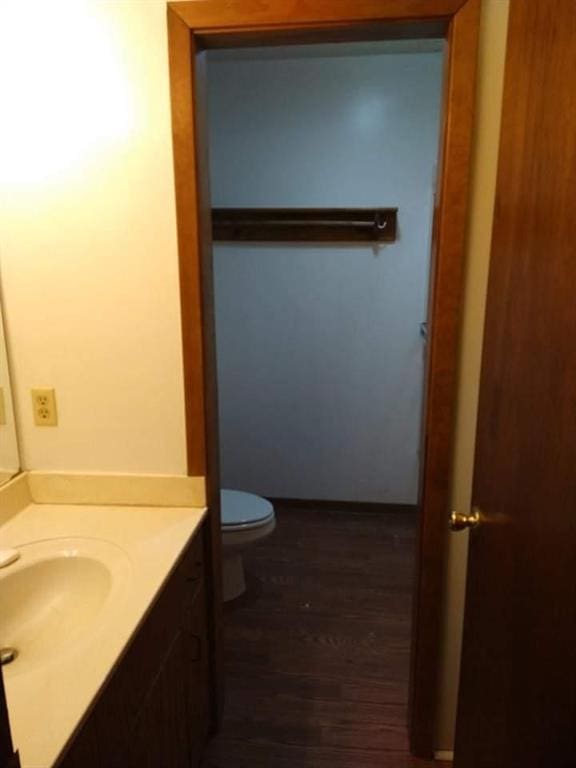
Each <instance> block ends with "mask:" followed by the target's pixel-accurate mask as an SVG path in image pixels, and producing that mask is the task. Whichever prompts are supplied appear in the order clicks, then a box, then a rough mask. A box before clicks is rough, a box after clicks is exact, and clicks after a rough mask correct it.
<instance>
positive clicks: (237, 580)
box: [220, 490, 276, 602]
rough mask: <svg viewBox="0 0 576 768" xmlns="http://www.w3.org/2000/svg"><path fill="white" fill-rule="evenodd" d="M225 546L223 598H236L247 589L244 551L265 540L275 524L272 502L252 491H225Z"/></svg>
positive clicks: (222, 493) (223, 543) (222, 500)
mask: <svg viewBox="0 0 576 768" xmlns="http://www.w3.org/2000/svg"><path fill="white" fill-rule="evenodd" d="M220 502H221V509H222V548H223V553H222V554H223V592H224V601H225V602H227V601H228V600H234V599H235V598H236V597H239V596H240V595H241V594H242V593H243V592H244V590H245V589H246V582H245V580H244V563H243V562H242V553H243V552H244V550H245V549H247V548H248V547H249V546H251V545H252V544H257V543H258V542H260V541H263V540H264V539H265V538H266V537H267V536H270V534H271V533H272V531H273V530H274V528H275V527H276V517H275V515H274V507H273V506H272V504H271V503H270V502H269V501H267V500H266V499H263V498H262V497H261V496H256V495H255V494H253V493H244V492H243V491H229V490H222V491H221V492H220Z"/></svg>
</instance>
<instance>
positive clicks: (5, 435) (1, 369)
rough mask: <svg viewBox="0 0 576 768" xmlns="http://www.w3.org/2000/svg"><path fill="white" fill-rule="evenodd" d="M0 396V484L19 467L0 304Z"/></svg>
mask: <svg viewBox="0 0 576 768" xmlns="http://www.w3.org/2000/svg"><path fill="white" fill-rule="evenodd" d="M0 396H1V397H2V404H3V411H4V413H3V416H4V423H2V422H1V421H0V485H1V484H2V483H4V482H6V480H9V479H10V478H11V477H12V475H14V474H16V472H18V470H19V469H20V457H19V455H18V440H17V437H16V419H15V416H14V405H13V402H12V389H11V385H10V370H9V368H8V350H7V347H6V339H5V335H4V320H3V317H2V306H1V305H0Z"/></svg>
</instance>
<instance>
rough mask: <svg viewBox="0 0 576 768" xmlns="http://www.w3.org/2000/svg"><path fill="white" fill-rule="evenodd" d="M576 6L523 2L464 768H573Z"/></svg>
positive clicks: (505, 150)
mask: <svg viewBox="0 0 576 768" xmlns="http://www.w3.org/2000/svg"><path fill="white" fill-rule="evenodd" d="M575 75H576V2H574V0H512V3H511V16H510V28H509V38H508V53H507V64H506V79H505V89H504V106H503V118H502V134H501V147H500V161H499V171H498V184H497V192H496V209H495V218H494V233H493V242H492V257H491V258H492V260H491V268H490V281H489V291H488V305H487V317H486V331H485V340H484V359H483V370H482V381H481V394H480V408H479V420H478V436H477V444H476V466H475V480H474V493H473V498H474V503H475V505H476V506H478V507H479V508H480V509H481V512H482V516H481V521H480V525H479V526H478V527H477V528H476V529H475V530H473V531H472V532H471V535H470V555H469V567H468V586H467V602H466V613H465V630H464V642H463V657H462V675H461V684H460V701H459V711H458V723H457V738H456V753H455V767H456V768H569V766H570V767H573V766H574V765H576V299H575V293H574V287H575V286H576V246H575V243H576V80H575Z"/></svg>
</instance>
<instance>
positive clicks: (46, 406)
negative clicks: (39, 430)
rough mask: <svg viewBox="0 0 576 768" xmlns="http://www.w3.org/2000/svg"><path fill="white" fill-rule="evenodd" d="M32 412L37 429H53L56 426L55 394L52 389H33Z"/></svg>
mask: <svg viewBox="0 0 576 768" xmlns="http://www.w3.org/2000/svg"><path fill="white" fill-rule="evenodd" d="M31 394H32V410H33V413H34V424H36V426H37V427H55V426H56V425H57V424H58V416H57V414H56V394H55V392H54V390H53V389H33V390H31Z"/></svg>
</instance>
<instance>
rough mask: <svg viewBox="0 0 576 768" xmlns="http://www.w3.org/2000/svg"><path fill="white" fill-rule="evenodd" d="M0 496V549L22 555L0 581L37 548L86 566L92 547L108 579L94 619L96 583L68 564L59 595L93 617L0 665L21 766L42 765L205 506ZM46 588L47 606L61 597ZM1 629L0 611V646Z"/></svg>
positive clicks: (50, 760) (99, 681)
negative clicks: (53, 644)
mask: <svg viewBox="0 0 576 768" xmlns="http://www.w3.org/2000/svg"><path fill="white" fill-rule="evenodd" d="M13 482H14V481H13ZM16 482H18V481H16ZM20 482H21V483H22V482H24V480H21V481H20ZM15 496H16V497H17V503H15V502H14V498H15ZM6 499H7V501H6V500H5V502H4V505H3V506H2V494H1V493H0V549H1V548H8V547H11V548H15V549H18V550H20V552H21V558H20V560H19V561H18V562H16V563H15V564H14V565H11V566H8V567H6V568H4V569H0V588H1V586H2V584H1V582H2V580H4V579H5V578H8V577H9V576H10V574H14V573H15V572H16V570H17V569H24V568H26V567H27V566H29V565H30V564H34V558H35V559H36V561H38V560H39V559H41V558H42V557H44V556H45V554H46V552H48V553H49V554H50V553H51V554H50V556H52V555H53V554H54V553H56V554H57V555H58V557H59V558H60V560H59V563H61V562H62V561H63V559H64V558H66V557H78V556H80V557H83V556H84V557H85V558H87V559H88V560H89V561H90V562H91V563H94V561H95V560H96V561H98V559H99V558H100V554H99V553H100V552H101V553H102V562H104V563H105V567H106V568H107V569H108V570H107V572H106V573H107V576H106V579H107V581H106V583H107V584H108V582H110V584H111V588H110V586H106V589H107V590H108V591H109V596H108V598H107V599H106V600H105V601H104V606H103V607H102V606H101V605H100V604H98V614H97V617H94V616H93V615H92V616H91V614H90V611H91V605H92V602H93V600H94V595H93V592H94V588H95V584H94V583H92V581H96V579H95V577H93V576H92V575H91V573H92V572H91V571H89V570H88V571H87V572H82V571H81V572H79V574H80V575H79V577H78V579H77V580H76V579H75V578H74V573H75V571H73V570H72V571H70V573H71V574H72V575H71V576H70V577H68V576H67V573H68V572H66V574H65V576H64V577H62V578H63V579H64V584H65V585H66V586H65V591H67V592H69V591H70V590H73V593H72V598H71V597H70V594H68V595H67V596H66V599H68V600H70V599H73V600H76V597H78V600H79V601H80V604H79V609H80V614H78V615H80V616H82V615H83V614H82V610H84V614H85V620H86V621H88V622H90V621H92V623H91V624H90V631H89V632H84V633H83V634H82V632H79V634H78V639H77V640H74V642H73V643H71V644H70V643H69V644H68V647H66V648H64V649H62V652H60V649H58V648H55V649H53V648H50V649H49V651H48V652H43V646H42V645H40V651H38V652H37V653H36V656H34V654H33V653H32V652H31V651H29V653H28V659H27V658H26V653H25V652H23V653H22V658H20V657H19V658H17V659H16V661H15V662H13V663H12V664H10V665H8V666H5V667H3V674H4V680H5V685H6V695H7V700H8V710H9V715H10V724H11V729H12V737H13V741H14V745H15V747H16V748H17V749H18V750H19V753H20V758H21V763H22V768H50V766H52V765H53V764H54V763H55V761H56V760H57V758H58V756H59V755H60V753H61V752H62V750H63V748H64V747H65V745H66V743H67V742H68V740H69V739H70V737H71V736H72V734H73V733H74V730H75V728H76V727H77V726H78V724H79V722H80V721H81V719H82V717H83V715H84V714H85V713H86V711H87V709H88V707H89V706H90V704H91V702H92V701H93V700H94V698H95V696H96V695H97V694H98V692H99V690H100V689H101V687H102V685H103V683H104V682H105V680H106V678H107V676H108V675H109V673H110V671H111V670H112V669H113V667H114V665H115V664H116V662H117V660H118V658H119V657H120V655H121V653H122V651H123V650H124V649H125V647H126V646H127V644H128V642H129V641H130V639H131V637H132V636H133V635H134V633H135V631H136V630H137V628H138V626H139V625H140V623H141V621H142V619H143V617H144V616H145V614H146V612H147V611H148V609H149V608H150V606H151V604H152V603H153V601H154V598H155V597H156V595H157V594H158V593H159V591H160V589H161V587H162V585H163V584H164V582H165V581H166V579H167V578H168V576H169V575H170V573H171V571H172V569H173V568H174V566H175V564H176V562H177V561H178V558H179V556H180V555H181V554H182V552H183V551H184V549H185V548H186V545H187V543H188V542H189V541H190V539H191V537H192V536H193V535H194V533H195V532H196V530H197V529H198V527H199V525H200V523H201V522H202V519H203V518H204V515H205V513H206V510H205V508H204V507H191V506H152V505H151V506H145V505H123V504H73V503H46V502H45V503H41V504H40V503H36V502H35V501H34V500H33V498H32V497H31V496H30V495H29V490H22V489H21V488H16V489H14V488H12V497H11V498H10V499H8V497H6ZM10 505H11V506H10ZM84 550H85V551H84ZM107 559H108V560H107ZM75 562H77V560H76V561H75ZM11 569H13V570H12V571H11ZM101 570H102V569H101ZM110 574H111V578H108V576H109V575H110ZM39 581H40V580H39ZM45 581H47V582H49V579H47V580H45ZM71 582H74V585H73V584H72V583H71ZM11 583H12V582H11ZM37 589H38V590H40V597H37V598H36V601H37V602H38V601H40V603H41V601H42V599H43V597H42V594H43V593H42V589H43V586H42V584H41V583H38V584H36V582H34V587H33V589H32V590H29V591H36V590H37ZM46 589H47V590H48V598H47V599H48V600H51V601H52V602H53V603H54V602H57V601H58V600H59V599H60V595H59V594H58V589H59V587H58V586H57V587H54V585H52V586H50V584H47V586H46ZM50 589H51V590H52V591H51V592H50ZM74 590H75V592H74ZM6 591H7V590H6ZM76 593H77V594H76ZM107 594H108V593H107ZM91 601H92V602H91ZM74 615H76V614H74ZM73 629H76V628H73ZM80 629H81V628H80ZM5 631H6V628H5ZM2 632H3V620H2V617H1V616H0V645H4V644H5V641H4V640H3V638H2ZM56 635H57V633H56Z"/></svg>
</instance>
